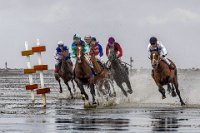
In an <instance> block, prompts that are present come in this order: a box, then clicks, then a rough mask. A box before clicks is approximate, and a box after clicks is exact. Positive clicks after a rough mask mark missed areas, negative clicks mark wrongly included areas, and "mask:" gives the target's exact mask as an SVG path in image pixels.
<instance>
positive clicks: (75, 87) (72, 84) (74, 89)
mask: <svg viewBox="0 0 200 133" xmlns="http://www.w3.org/2000/svg"><path fill="white" fill-rule="evenodd" d="M71 82H72V86H73V89H74V93H75V92H76V87H75V84H74V81H73V79H71Z"/></svg>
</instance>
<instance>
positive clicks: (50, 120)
mask: <svg viewBox="0 0 200 133" xmlns="http://www.w3.org/2000/svg"><path fill="white" fill-rule="evenodd" d="M149 74H150V71H149V70H142V71H136V72H134V74H133V75H132V77H131V81H132V86H133V89H134V94H133V95H131V96H129V98H124V97H123V96H121V95H120V90H119V91H118V97H120V98H118V99H117V100H116V103H117V105H116V106H112V107H99V108H96V109H84V108H83V102H82V101H81V100H68V99H67V98H66V97H67V96H68V94H67V93H68V91H67V88H66V87H64V94H59V93H58V85H57V83H56V81H55V80H54V78H53V75H52V73H49V74H46V75H45V82H46V86H49V87H51V93H50V94H47V108H43V107H42V104H41V102H42V101H41V96H39V95H38V96H36V101H35V104H32V103H31V100H30V93H29V92H28V91H25V89H24V85H25V84H26V83H27V82H28V79H27V77H26V76H23V77H22V76H20V75H19V74H18V73H13V74H12V73H11V72H9V73H1V77H0V132H8V133H18V132H19V133H36V132H37V133H40V132H41V133H55V132H61V133H62V132H75V133H76V132H86V133H88V132H113V133H115V132H158V131H166V132H186V133H188V132H200V105H199V104H198V103H199V99H200V98H199V97H198V96H199V92H200V89H199V88H198V87H199V86H200V83H199V82H198V81H199V75H200V72H199V71H180V72H179V80H180V90H181V93H182V97H183V99H184V101H186V103H187V106H185V107H181V106H180V104H179V100H178V98H171V97H170V95H169V94H167V98H166V99H164V100H161V95H160V94H159V92H158V90H157V88H156V86H155V84H154V82H153V81H152V79H151V78H150V76H149ZM35 78H36V79H37V78H38V77H37V76H35ZM37 82H39V81H38V80H37ZM188 88H190V89H188Z"/></svg>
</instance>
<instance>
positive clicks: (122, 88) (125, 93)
mask: <svg viewBox="0 0 200 133" xmlns="http://www.w3.org/2000/svg"><path fill="white" fill-rule="evenodd" d="M117 85H118V86H119V87H120V88H121V90H122V92H123V93H124V95H125V96H126V97H127V96H128V95H127V92H126V91H125V90H124V87H123V86H122V84H119V83H117Z"/></svg>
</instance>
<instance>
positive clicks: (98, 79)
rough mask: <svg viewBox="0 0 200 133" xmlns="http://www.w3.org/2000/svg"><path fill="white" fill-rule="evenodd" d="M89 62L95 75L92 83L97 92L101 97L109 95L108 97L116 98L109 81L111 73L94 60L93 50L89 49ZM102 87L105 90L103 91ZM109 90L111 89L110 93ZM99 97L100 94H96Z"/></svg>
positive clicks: (111, 83)
mask: <svg viewBox="0 0 200 133" xmlns="http://www.w3.org/2000/svg"><path fill="white" fill-rule="evenodd" d="M91 50H92V52H91V53H92V54H91V62H92V64H93V67H94V71H95V73H96V75H95V76H94V83H95V85H96V87H97V92H101V93H102V94H103V95H106V94H109V96H116V92H115V88H114V85H113V82H112V80H111V79H110V77H111V73H110V72H109V71H108V69H106V68H105V67H104V66H103V64H102V63H101V62H100V61H99V60H97V59H96V57H95V50H94V48H93V47H91ZM103 86H104V88H105V90H103ZM111 88H112V89H113V90H112V91H113V92H111ZM98 94H99V95H100V93H98Z"/></svg>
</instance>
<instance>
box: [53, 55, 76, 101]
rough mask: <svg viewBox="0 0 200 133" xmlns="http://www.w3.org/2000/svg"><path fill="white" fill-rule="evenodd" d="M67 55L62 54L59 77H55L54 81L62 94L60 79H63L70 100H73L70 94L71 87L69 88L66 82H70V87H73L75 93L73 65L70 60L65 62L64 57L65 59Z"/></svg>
mask: <svg viewBox="0 0 200 133" xmlns="http://www.w3.org/2000/svg"><path fill="white" fill-rule="evenodd" d="M68 55H69V53H68V52H63V58H62V62H61V67H60V70H59V72H58V73H59V75H55V78H56V80H57V81H58V83H59V86H60V93H62V86H61V83H60V77H61V78H62V79H63V81H64V83H65V84H66V85H67V87H68V90H69V92H70V95H71V98H73V94H72V92H71V87H70V86H69V84H68V82H69V81H71V82H72V85H73V89H74V92H75V91H76V89H75V85H74V82H73V78H74V74H73V63H72V62H71V60H70V59H68V60H67V61H66V60H65V57H67V56H68Z"/></svg>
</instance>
